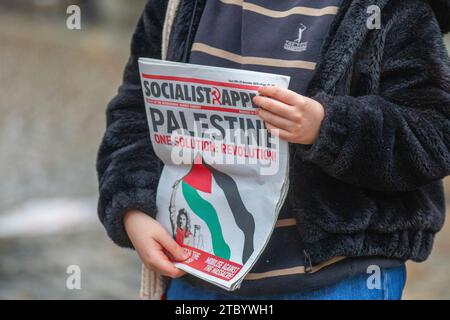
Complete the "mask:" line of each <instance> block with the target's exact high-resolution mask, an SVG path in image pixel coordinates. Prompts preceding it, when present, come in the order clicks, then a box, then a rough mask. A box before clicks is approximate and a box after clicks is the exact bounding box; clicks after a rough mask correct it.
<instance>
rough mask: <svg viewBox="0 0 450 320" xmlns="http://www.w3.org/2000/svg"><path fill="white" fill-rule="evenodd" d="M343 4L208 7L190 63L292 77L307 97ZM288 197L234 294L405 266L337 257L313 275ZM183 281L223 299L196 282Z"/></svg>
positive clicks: (225, 3) (289, 1)
mask: <svg viewBox="0 0 450 320" xmlns="http://www.w3.org/2000/svg"><path fill="white" fill-rule="evenodd" d="M341 1H342V0H277V1H269V0H245V1H243V0H208V1H207V3H206V6H205V9H204V12H203V15H202V18H201V20H200V25H199V28H198V31H197V34H196V37H195V41H194V44H193V47H192V51H191V56H190V61H189V62H191V63H196V64H203V65H211V66H219V67H228V68H236V69H246V70H254V71H261V72H270V73H277V74H284V75H288V76H290V77H291V82H290V86H289V88H290V89H291V90H293V91H295V92H298V93H300V94H305V92H306V90H307V87H308V84H309V82H310V80H311V79H312V77H313V74H314V70H315V67H316V63H317V61H318V58H319V54H320V50H321V46H322V44H323V42H324V39H325V37H326V36H327V35H328V32H329V29H330V25H331V23H332V21H333V19H334V17H335V15H336V14H337V12H338V9H339V6H340V4H341ZM290 197H292V195H291V194H289V193H288V196H287V199H286V202H285V204H284V206H283V208H282V210H281V212H280V216H279V220H278V223H277V227H276V228H275V230H274V232H273V234H272V237H271V239H270V241H269V244H268V246H267V247H266V249H265V251H264V252H263V254H262V256H261V257H260V259H259V260H258V262H257V263H256V264H255V266H254V268H253V269H252V271H251V272H250V273H249V274H248V275H247V277H246V279H245V280H244V281H243V284H242V287H241V289H239V290H238V291H236V292H234V293H233V294H238V295H257V294H270V293H274V294H275V293H287V292H295V291H302V290H312V289H314V288H317V287H320V286H326V285H329V284H332V283H335V282H337V281H339V280H341V279H343V278H345V277H348V276H351V275H352V274H356V273H359V272H364V271H365V270H366V268H367V266H368V265H371V264H377V265H380V266H385V267H389V266H394V265H398V264H399V263H400V262H398V261H393V260H388V259H382V258H377V257H372V258H344V257H336V259H334V260H333V261H329V262H326V263H324V264H323V265H321V266H314V267H313V268H312V270H310V268H309V267H311V266H310V263H309V261H308V254H307V252H305V251H304V250H303V245H302V240H301V235H300V234H299V231H298V229H297V228H296V222H295V219H293V218H292V216H291V215H290ZM306 271H309V272H308V273H306ZM311 271H312V272H311ZM184 279H186V280H187V281H188V282H190V283H191V284H193V285H195V286H200V287H204V288H209V289H211V290H213V291H217V290H219V291H220V292H222V293H223V290H222V289H219V288H217V287H215V286H212V285H210V284H208V283H206V282H203V281H201V280H198V279H197V278H194V277H193V276H190V275H187V276H185V277H184Z"/></svg>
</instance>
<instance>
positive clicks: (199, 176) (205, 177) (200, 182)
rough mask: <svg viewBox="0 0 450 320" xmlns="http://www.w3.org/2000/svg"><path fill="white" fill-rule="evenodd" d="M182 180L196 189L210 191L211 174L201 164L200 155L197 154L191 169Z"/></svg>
mask: <svg viewBox="0 0 450 320" xmlns="http://www.w3.org/2000/svg"><path fill="white" fill-rule="evenodd" d="M183 180H184V182H186V183H187V184H188V185H190V186H191V187H192V188H194V189H197V190H198V191H202V192H206V193H211V185H212V174H211V172H210V171H209V169H208V168H207V167H206V166H205V165H204V164H203V159H202V158H201V156H200V155H197V157H196V158H195V160H194V164H193V166H192V169H191V171H189V173H188V174H187V175H186V176H185V177H184V178H183Z"/></svg>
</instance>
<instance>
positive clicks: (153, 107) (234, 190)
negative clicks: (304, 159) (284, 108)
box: [139, 58, 290, 290]
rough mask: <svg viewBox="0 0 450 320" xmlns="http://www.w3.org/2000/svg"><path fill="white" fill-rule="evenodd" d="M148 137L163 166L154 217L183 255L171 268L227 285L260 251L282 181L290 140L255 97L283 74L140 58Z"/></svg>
mask: <svg viewBox="0 0 450 320" xmlns="http://www.w3.org/2000/svg"><path fill="white" fill-rule="evenodd" d="M139 68H140V74H141V81H142V90H143V93H144V99H145V106H146V114H147V119H148V125H149V129H150V138H151V142H152V145H153V149H154V152H155V154H156V155H157V156H158V157H159V159H161V161H162V162H163V164H164V167H163V169H162V173H161V177H160V180H159V184H158V189H157V195H156V201H157V203H156V204H157V208H158V212H157V220H158V221H159V222H160V223H161V224H162V225H163V226H164V227H165V228H166V229H167V230H168V231H169V233H170V234H171V235H172V236H173V238H174V239H175V240H176V241H177V242H178V243H179V244H180V245H181V246H183V247H184V248H185V249H186V250H187V251H188V252H189V259H187V260H186V261H184V262H177V263H175V265H176V267H178V268H180V269H182V270H184V271H186V272H188V273H190V274H192V275H195V276H197V277H199V278H201V279H203V280H206V281H208V282H210V283H213V284H215V285H217V286H220V287H222V288H224V289H226V290H235V289H237V288H239V287H240V285H241V283H242V280H243V279H244V277H245V275H246V274H247V273H248V272H249V270H250V269H251V268H252V266H253V265H254V263H255V262H256V261H257V259H258V257H259V256H260V255H261V253H262V251H263V250H264V248H265V246H266V244H267V242H268V240H269V238H270V235H271V233H272V231H273V228H274V226H275V223H276V221H277V217H278V213H279V210H280V208H281V206H282V204H283V202H284V199H285V196H286V193H287V188H288V185H289V183H288V167H289V164H288V161H289V154H288V152H289V151H288V150H289V148H288V143H287V142H285V141H282V140H279V139H277V138H276V136H275V135H272V134H270V133H268V131H267V129H266V127H265V124H264V122H263V121H262V120H261V119H260V118H259V117H258V116H257V114H256V112H255V111H256V108H257V107H256V106H255V105H254V104H253V102H252V98H253V97H254V96H255V95H257V94H258V92H257V90H258V88H259V87H260V86H266V85H277V86H280V87H283V88H287V87H288V85H289V80H290V79H289V77H286V76H282V75H276V74H269V73H260V72H253V71H246V70H235V69H227V68H219V67H209V66H201V65H194V64H185V63H176V62H169V61H161V60H155V59H147V58H141V59H140V60H139Z"/></svg>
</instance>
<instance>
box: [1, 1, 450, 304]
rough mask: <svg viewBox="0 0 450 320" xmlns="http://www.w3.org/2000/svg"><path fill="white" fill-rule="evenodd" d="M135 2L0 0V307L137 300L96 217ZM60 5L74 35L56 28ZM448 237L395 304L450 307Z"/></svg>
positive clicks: (131, 263)
mask: <svg viewBox="0 0 450 320" xmlns="http://www.w3.org/2000/svg"><path fill="white" fill-rule="evenodd" d="M145 2H146V1H145V0H133V1H126V0H120V1H118V0H116V1H111V0H84V1H82V0H78V1H76V0H72V1H70V0H68V1H65V0H61V1H58V0H34V1H32V0H15V1H12V0H0V168H1V170H0V181H1V192H0V210H1V211H0V299H94V298H95V299H113V298H116V299H136V298H138V289H139V273H140V263H139V260H138V259H137V257H136V255H135V254H134V253H133V252H132V251H130V250H125V249H120V248H118V247H115V246H114V245H113V244H112V242H111V241H110V240H109V239H108V238H107V237H106V235H105V232H104V230H103V228H102V227H101V225H100V222H99V221H98V219H97V216H96V197H97V181H96V172H95V157H96V152H97V148H98V145H99V142H100V139H101V136H102V134H103V131H104V127H105V116H104V112H105V107H106V105H107V103H108V101H109V100H110V99H111V98H112V97H113V96H114V94H115V92H116V90H117V87H118V86H119V84H120V81H121V75H122V69H123V67H124V65H125V62H126V60H127V57H128V52H129V43H130V38H131V35H132V31H133V28H134V25H135V23H136V21H137V19H138V16H139V14H140V12H141V10H142V8H143V6H144V4H145ZM69 4H79V5H80V6H81V9H82V30H72V31H71V30H68V29H67V28H66V18H67V15H66V8H67V6H68V5H69ZM446 41H447V43H450V41H449V39H448V38H447V39H446ZM446 189H447V194H448V197H447V202H449V201H450V192H449V190H450V181H449V179H447V180H446ZM449 232H450V222H447V224H446V227H445V228H444V230H443V231H442V232H441V233H440V234H439V235H438V236H437V238H436V244H435V248H434V251H433V253H432V255H431V257H430V258H429V259H428V260H427V261H426V262H425V263H421V264H414V263H409V264H408V272H409V279H408V284H407V288H406V292H405V298H407V299H431V298H437V299H449V298H450V271H449V270H450V254H449V253H450V234H449ZM70 265H77V266H79V267H80V268H81V275H82V278H81V279H82V281H81V290H68V289H67V288H66V278H67V276H68V274H67V273H66V270H67V267H68V266H70Z"/></svg>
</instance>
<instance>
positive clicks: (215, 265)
mask: <svg viewBox="0 0 450 320" xmlns="http://www.w3.org/2000/svg"><path fill="white" fill-rule="evenodd" d="M183 248H185V249H187V250H188V252H189V256H190V257H189V259H187V260H186V261H183V264H185V265H188V266H190V267H192V268H195V269H197V270H199V271H202V272H204V273H206V274H208V275H210V276H213V277H217V278H219V279H222V280H231V279H233V278H234V277H235V276H236V274H238V272H239V271H240V270H241V269H242V265H241V264H238V263H234V262H232V261H229V260H225V259H222V258H220V257H218V256H215V255H212V254H210V253H208V252H205V251H202V250H199V249H196V248H193V247H189V246H186V245H183Z"/></svg>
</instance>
